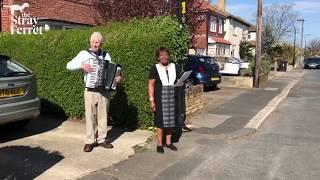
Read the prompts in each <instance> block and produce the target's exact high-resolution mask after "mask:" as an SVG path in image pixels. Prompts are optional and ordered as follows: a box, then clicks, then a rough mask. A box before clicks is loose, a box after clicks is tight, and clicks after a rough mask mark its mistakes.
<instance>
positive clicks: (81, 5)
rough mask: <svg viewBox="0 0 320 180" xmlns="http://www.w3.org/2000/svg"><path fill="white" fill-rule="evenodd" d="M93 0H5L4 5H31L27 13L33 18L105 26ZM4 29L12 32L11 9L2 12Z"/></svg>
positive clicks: (4, 9)
mask: <svg viewBox="0 0 320 180" xmlns="http://www.w3.org/2000/svg"><path fill="white" fill-rule="evenodd" d="M93 2H94V1H93V0H54V1H53V0H51V1H48V0H4V5H11V4H18V5H22V4H23V3H29V5H30V7H28V8H26V9H25V11H26V12H27V13H30V15H31V16H34V17H38V18H43V19H50V20H57V21H63V22H70V23H79V24H86V25H98V24H103V23H104V22H103V19H102V16H100V14H99V13H98V11H97V10H96V8H95V7H94V3H93ZM1 17H2V21H3V23H2V29H3V31H9V30H10V18H9V8H3V9H2V11H1Z"/></svg>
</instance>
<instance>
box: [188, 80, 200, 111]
mask: <svg viewBox="0 0 320 180" xmlns="http://www.w3.org/2000/svg"><path fill="white" fill-rule="evenodd" d="M202 109H203V85H196V86H191V87H190V88H187V89H186V115H187V116H189V115H191V114H193V113H196V112H201V111H202Z"/></svg>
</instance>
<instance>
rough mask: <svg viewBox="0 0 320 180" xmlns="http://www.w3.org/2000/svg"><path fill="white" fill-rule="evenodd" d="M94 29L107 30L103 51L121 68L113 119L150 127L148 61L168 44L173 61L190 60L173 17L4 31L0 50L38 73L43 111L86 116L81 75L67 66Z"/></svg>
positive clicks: (183, 32)
mask: <svg viewBox="0 0 320 180" xmlns="http://www.w3.org/2000/svg"><path fill="white" fill-rule="evenodd" d="M94 31H100V32H102V33H103V34H104V36H105V44H104V49H105V50H107V51H108V52H109V54H110V55H111V57H112V59H113V61H115V62H117V63H119V64H121V65H122V66H123V74H124V82H123V86H122V87H119V88H118V90H117V93H115V95H114V98H113V100H112V102H111V106H110V111H111V115H112V119H113V121H115V122H117V123H118V124H126V125H132V124H135V125H138V126H139V127H142V128H145V127H148V126H151V125H152V114H151V113H150V112H149V107H148V106H149V105H148V101H147V99H148V88H147V83H148V80H147V75H148V70H149V67H150V65H152V64H154V63H155V51H156V49H157V48H159V47H160V46H165V47H167V48H169V49H170V51H171V60H172V61H174V62H180V63H183V62H184V60H185V59H186V51H187V48H188V33H187V31H186V30H185V29H184V28H180V25H179V23H178V22H177V21H176V20H175V19H174V18H172V17H157V18H153V19H148V18H147V19H143V20H136V19H134V20H131V21H129V22H122V23H120V22H114V23H110V24H108V25H107V26H105V27H94V28H88V29H74V30H67V31H50V32H47V33H45V34H43V35H9V34H0V54H6V55H9V56H11V57H12V58H14V59H16V60H17V61H18V62H20V63H22V64H23V65H25V66H26V67H28V68H30V69H31V70H32V71H33V72H34V73H35V74H36V76H37V79H38V87H39V95H40V97H41V98H42V109H43V110H44V111H45V112H51V113H55V114H61V113H63V114H65V115H67V116H69V117H76V118H80V117H83V116H84V103H83V91H84V84H83V73H82V72H70V71H68V70H66V64H67V62H69V61H70V60H71V59H72V58H73V57H75V56H76V55H77V53H78V52H80V51H81V50H83V49H87V48H89V44H88V41H89V37H90V34H91V33H92V32H94Z"/></svg>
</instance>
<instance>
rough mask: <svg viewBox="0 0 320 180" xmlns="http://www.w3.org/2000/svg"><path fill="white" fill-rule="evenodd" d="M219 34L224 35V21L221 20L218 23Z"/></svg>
mask: <svg viewBox="0 0 320 180" xmlns="http://www.w3.org/2000/svg"><path fill="white" fill-rule="evenodd" d="M218 28H219V29H218V32H219V33H220V34H222V31H223V19H219V22H218Z"/></svg>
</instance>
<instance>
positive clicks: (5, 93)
mask: <svg viewBox="0 0 320 180" xmlns="http://www.w3.org/2000/svg"><path fill="white" fill-rule="evenodd" d="M22 95H24V90H23V88H16V89H0V99H1V98H8V97H15V96H22Z"/></svg>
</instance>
